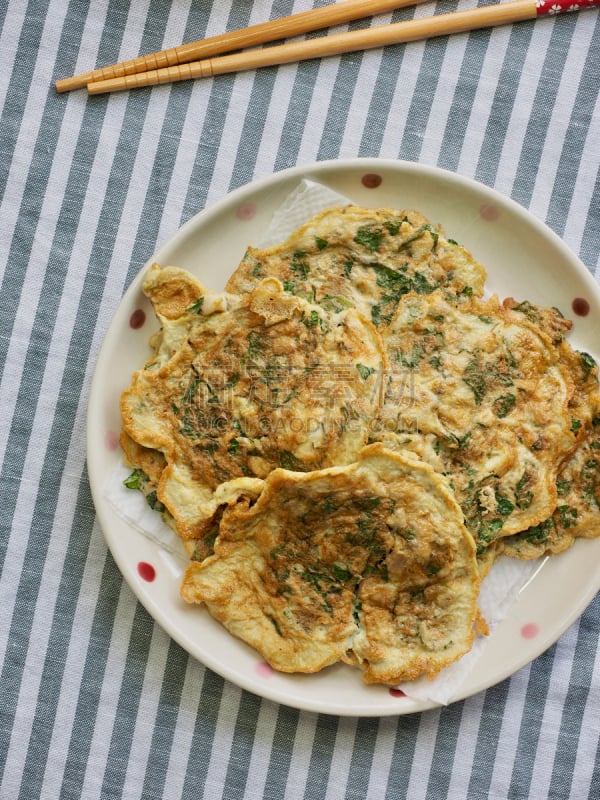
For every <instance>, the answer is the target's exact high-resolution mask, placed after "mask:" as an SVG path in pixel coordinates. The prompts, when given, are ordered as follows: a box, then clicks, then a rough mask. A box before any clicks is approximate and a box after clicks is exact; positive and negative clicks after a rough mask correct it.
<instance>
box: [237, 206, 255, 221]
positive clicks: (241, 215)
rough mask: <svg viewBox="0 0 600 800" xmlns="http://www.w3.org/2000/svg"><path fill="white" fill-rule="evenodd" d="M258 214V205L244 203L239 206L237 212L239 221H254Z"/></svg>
mask: <svg viewBox="0 0 600 800" xmlns="http://www.w3.org/2000/svg"><path fill="white" fill-rule="evenodd" d="M255 214H256V205H255V204H254V203H244V204H243V205H241V206H239V207H238V208H237V210H236V212H235V215H236V217H237V218H238V219H241V220H248V219H252V218H253V217H254V215H255Z"/></svg>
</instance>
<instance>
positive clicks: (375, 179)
mask: <svg viewBox="0 0 600 800" xmlns="http://www.w3.org/2000/svg"><path fill="white" fill-rule="evenodd" d="M382 181H383V178H382V177H381V175H378V174H377V173H376V172H367V173H366V175H363V176H362V178H361V179H360V182H361V183H362V185H363V186H364V187H365V188H367V189H377V187H378V186H381V183H382Z"/></svg>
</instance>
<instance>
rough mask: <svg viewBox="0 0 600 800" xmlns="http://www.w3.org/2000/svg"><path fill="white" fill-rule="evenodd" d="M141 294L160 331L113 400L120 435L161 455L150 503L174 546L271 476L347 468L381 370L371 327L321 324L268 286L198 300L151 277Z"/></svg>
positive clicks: (352, 320) (274, 285) (165, 278)
mask: <svg viewBox="0 0 600 800" xmlns="http://www.w3.org/2000/svg"><path fill="white" fill-rule="evenodd" d="M143 288H144V291H145V292H146V294H147V295H148V297H149V298H150V299H151V301H152V303H153V305H154V308H155V311H156V314H157V316H158V318H159V320H160V322H161V325H162V328H161V332H160V333H159V334H158V335H157V336H156V337H155V339H154V342H153V343H154V347H155V352H154V355H153V356H152V357H151V358H150V359H149V361H148V362H147V363H146V364H145V366H144V368H143V369H141V370H139V371H138V372H136V373H135V375H134V376H133V379H132V382H131V385H130V386H129V387H128V388H127V389H126V390H125V391H124V392H123V395H122V398H121V416H122V420H123V430H124V432H125V434H126V435H127V436H128V437H129V438H130V439H132V440H133V441H134V442H135V443H136V444H137V445H139V446H141V447H143V448H146V449H148V450H153V451H158V452H160V453H162V454H163V456H164V459H165V463H166V465H165V467H164V469H163V471H162V473H161V476H160V479H159V482H158V489H157V491H158V497H159V499H160V500H161V502H162V503H164V505H165V506H166V507H167V509H168V510H169V512H170V513H171V514H172V516H173V518H174V519H175V522H176V526H177V530H178V532H179V533H180V534H181V536H182V537H183V538H184V539H198V538H202V536H203V535H204V534H205V532H206V526H207V525H209V524H210V523H211V520H212V519H213V517H214V514H215V513H216V511H217V509H218V507H219V506H220V505H222V504H224V503H228V502H235V499H236V497H237V492H238V491H243V492H251V493H252V492H253V491H255V487H256V486H257V485H258V484H257V483H256V480H257V479H261V478H264V477H266V476H267V475H268V474H269V473H270V472H271V470H273V469H274V468H276V467H285V468H289V469H293V470H297V471H308V470H313V469H320V468H322V467H325V466H331V465H334V464H346V463H350V462H352V461H353V460H354V459H355V457H356V454H357V453H358V451H359V450H360V449H361V448H362V446H363V445H364V443H365V440H366V437H367V432H368V427H369V425H370V423H371V421H372V419H373V417H374V415H375V413H376V412H377V410H378V408H379V405H380V401H381V397H380V393H381V380H382V377H381V376H382V373H383V370H384V367H385V359H384V355H383V350H382V345H381V339H380V337H379V334H378V333H377V331H376V329H375V327H374V326H373V325H372V324H371V323H370V322H369V321H367V320H366V319H364V318H363V317H362V316H361V315H360V314H359V313H358V312H357V311H355V310H354V309H351V308H350V309H344V310H343V311H341V312H339V313H326V312H325V311H324V310H323V309H322V308H321V307H320V306H315V305H314V304H311V303H309V302H308V301H306V300H304V299H302V298H299V297H294V296H292V295H288V294H286V293H285V292H283V290H282V287H281V284H280V283H279V282H278V281H277V280H276V279H269V280H266V281H262V282H261V283H259V284H258V285H257V286H256V287H255V288H254V289H253V290H252V291H251V292H250V293H249V294H248V295H247V296H245V297H244V298H243V299H239V298H237V297H235V296H233V295H230V294H224V295H219V294H216V293H211V292H207V291H206V290H205V289H204V287H202V285H201V284H199V283H198V281H197V280H196V279H195V278H194V277H193V276H191V275H190V274H189V273H187V272H185V271H184V270H180V269H178V268H175V267H167V268H164V269H161V268H160V267H158V266H157V265H155V266H153V267H152V268H151V269H150V270H149V272H148V275H147V276H146V280H145V282H144V285H143Z"/></svg>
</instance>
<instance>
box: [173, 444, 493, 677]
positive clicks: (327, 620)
mask: <svg viewBox="0 0 600 800" xmlns="http://www.w3.org/2000/svg"><path fill="white" fill-rule="evenodd" d="M478 591H479V577H478V572H477V564H476V558H475V546H474V542H473V538H472V537H471V535H470V534H469V533H468V531H467V530H466V528H465V526H464V524H463V517H462V513H461V511H460V508H459V507H458V505H457V503H456V501H455V499H454V497H453V495H452V493H451V492H450V491H449V490H448V487H447V485H446V482H445V480H444V479H443V478H442V477H441V476H439V475H437V474H436V473H435V472H434V470H433V469H432V468H431V467H429V466H428V465H427V464H423V463H421V462H419V461H417V460H416V459H415V458H414V456H412V455H411V454H394V453H391V452H390V451H387V450H386V449H385V448H384V447H383V446H382V445H380V444H375V445H371V446H367V447H366V448H364V449H363V450H362V451H361V453H360V454H359V456H358V458H357V460H356V461H355V462H354V463H352V464H350V465H346V466H338V467H331V468H328V469H323V470H317V471H313V472H309V473H299V472H292V471H289V470H283V469H276V470H274V471H273V472H271V473H270V474H269V476H268V477H267V478H266V480H265V482H264V488H263V490H262V492H261V494H260V496H259V497H258V499H257V500H256V502H254V504H251V503H250V502H248V503H238V504H237V505H235V506H231V507H228V508H227V509H225V511H224V513H223V516H222V519H221V523H220V526H219V533H218V536H217V539H216V541H215V544H214V554H213V555H211V556H209V557H208V558H207V559H205V560H204V561H202V562H198V561H192V563H191V564H190V566H189V567H188V569H187V571H186V573H185V576H184V579H183V583H182V587H181V594H182V596H183V598H184V599H185V600H186V601H188V602H190V603H204V604H205V605H206V607H207V608H208V610H209V612H210V613H211V615H212V616H213V617H214V618H215V619H217V620H218V621H219V622H221V623H222V624H223V625H224V626H225V627H226V628H227V630H228V631H230V632H231V633H232V634H233V635H235V636H237V637H239V638H240V639H242V640H243V641H245V642H246V643H248V644H249V645H251V646H252V647H254V648H256V649H257V650H258V651H259V652H260V653H261V654H262V656H263V657H264V658H265V659H266V661H267V662H268V663H269V664H271V665H272V666H273V667H274V668H275V669H278V670H280V671H283V672H309V673H310V672H315V671H317V670H320V669H322V668H324V667H326V666H328V665H330V664H334V663H336V662H339V661H343V662H347V663H350V664H354V665H357V666H358V667H360V668H361V670H362V674H363V677H364V680H365V681H366V682H368V683H386V684H394V683H398V682H400V681H403V680H410V679H413V678H416V677H418V676H420V675H427V676H429V677H433V676H434V675H436V674H437V673H438V672H439V671H440V670H441V669H442V668H443V667H445V666H446V665H448V664H450V663H452V662H453V661H455V660H456V659H457V658H459V657H460V656H461V655H463V654H464V653H465V652H466V651H467V650H469V649H470V647H471V644H472V640H473V636H474V624H475V622H476V620H477V595H478Z"/></svg>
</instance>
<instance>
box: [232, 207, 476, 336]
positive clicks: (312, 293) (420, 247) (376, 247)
mask: <svg viewBox="0 0 600 800" xmlns="http://www.w3.org/2000/svg"><path fill="white" fill-rule="evenodd" d="M269 276H275V277H277V278H279V280H281V281H282V283H283V287H284V289H285V291H286V292H288V293H290V294H292V295H297V296H300V297H304V298H307V299H309V300H310V301H311V302H314V303H318V304H319V305H321V306H323V307H324V308H326V309H333V310H340V309H342V308H345V307H347V306H348V305H351V306H353V307H354V308H356V309H358V310H359V311H360V312H361V313H363V314H364V315H365V316H366V317H367V318H369V319H371V321H372V322H373V323H374V324H375V325H376V326H378V327H379V326H382V327H385V325H387V324H388V323H389V321H390V320H391V318H392V316H393V314H394V312H395V310H396V305H397V303H398V300H399V299H400V297H402V296H403V295H405V294H406V293H407V292H410V291H414V292H417V293H419V294H429V293H430V292H432V291H433V290H434V289H436V288H444V289H445V290H446V291H447V292H448V293H449V294H451V295H452V296H454V297H456V298H464V297H468V296H471V295H474V296H479V295H481V294H482V292H483V285H484V282H485V277H486V275H485V270H484V268H483V267H482V266H481V264H479V263H477V262H476V261H475V259H474V258H473V257H472V256H471V254H470V253H468V252H467V250H465V248H464V247H462V246H461V245H459V244H458V243H457V242H455V241H453V240H452V239H447V238H446V237H445V236H444V235H443V233H442V232H441V231H440V230H437V229H436V228H434V227H433V226H432V225H431V223H430V222H429V221H428V220H427V219H426V218H425V217H424V216H423V215H422V214H419V213H418V212H416V211H399V210H395V209H386V208H384V209H367V208H359V207H357V206H346V207H344V208H332V209H328V210H326V211H323V212H322V213H320V214H318V215H316V216H315V217H313V218H312V219H311V220H309V221H308V222H307V223H306V224H305V225H303V226H302V227H300V228H299V229H298V230H297V231H295V232H294V233H293V234H292V235H291V236H290V237H289V238H288V239H287V241H286V242H284V243H283V244H281V245H277V246H274V247H270V248H267V249H264V250H259V249H257V248H253V247H250V248H248V250H247V252H246V254H245V257H244V259H243V260H242V262H241V264H240V265H239V267H238V268H237V269H236V271H235V272H234V274H233V275H232V277H231V278H230V280H229V282H228V283H227V287H226V288H227V290H228V291H230V292H234V293H236V294H244V293H245V292H248V291H250V290H251V289H252V288H253V287H254V286H255V285H256V283H257V282H258V281H259V280H261V279H263V278H265V277H269Z"/></svg>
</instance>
